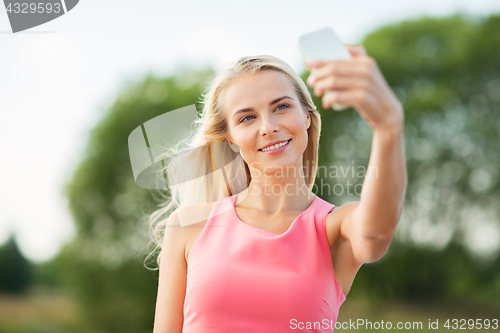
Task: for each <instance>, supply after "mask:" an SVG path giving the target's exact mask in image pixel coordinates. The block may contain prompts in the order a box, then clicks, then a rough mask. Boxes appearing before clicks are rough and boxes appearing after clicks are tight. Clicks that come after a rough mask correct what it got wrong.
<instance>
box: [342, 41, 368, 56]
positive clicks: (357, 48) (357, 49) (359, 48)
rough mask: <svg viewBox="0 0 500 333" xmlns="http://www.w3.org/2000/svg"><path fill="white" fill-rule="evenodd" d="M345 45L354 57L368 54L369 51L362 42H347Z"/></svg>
mask: <svg viewBox="0 0 500 333" xmlns="http://www.w3.org/2000/svg"><path fill="white" fill-rule="evenodd" d="M345 46H346V48H347V49H348V50H349V52H350V53H351V55H352V56H353V57H358V56H368V53H367V52H366V49H365V47H364V46H363V45H362V44H358V45H349V44H345Z"/></svg>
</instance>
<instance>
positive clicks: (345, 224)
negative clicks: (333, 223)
mask: <svg viewBox="0 0 500 333" xmlns="http://www.w3.org/2000/svg"><path fill="white" fill-rule="evenodd" d="M359 204H360V202H359V201H353V202H350V203H348V204H345V205H343V206H342V207H344V206H346V209H345V211H344V212H343V214H342V218H341V226H340V232H339V240H340V242H347V243H349V244H350V247H351V249H352V255H353V257H354V259H355V260H356V261H357V262H359V263H371V262H374V261H377V260H379V259H380V258H381V257H382V256H383V255H384V254H385V253H386V252H387V249H388V248H389V245H390V243H391V238H380V237H368V236H365V235H364V234H363V230H362V229H361V226H360V225H359V224H358V223H357V222H355V221H356V219H359V218H362V217H360V216H359V215H357V214H356V213H359V212H358V207H359ZM342 207H341V208H342Z"/></svg>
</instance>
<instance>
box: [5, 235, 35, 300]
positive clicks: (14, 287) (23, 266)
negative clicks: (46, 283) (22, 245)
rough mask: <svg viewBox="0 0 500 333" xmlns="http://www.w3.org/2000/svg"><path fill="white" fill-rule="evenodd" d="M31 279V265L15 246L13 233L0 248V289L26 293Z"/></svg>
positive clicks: (7, 291)
mask: <svg viewBox="0 0 500 333" xmlns="http://www.w3.org/2000/svg"><path fill="white" fill-rule="evenodd" d="M32 281H33V265H32V263H31V262H30V261H29V260H27V259H26V258H25V257H24V256H23V254H22V253H21V251H20V250H19V247H18V246H17V241H16V237H15V235H14V234H11V235H10V236H9V239H8V240H7V242H6V243H5V244H4V245H3V246H2V247H1V248H0V291H1V292H5V293H11V294H26V293H27V292H28V291H29V287H30V286H31V283H32Z"/></svg>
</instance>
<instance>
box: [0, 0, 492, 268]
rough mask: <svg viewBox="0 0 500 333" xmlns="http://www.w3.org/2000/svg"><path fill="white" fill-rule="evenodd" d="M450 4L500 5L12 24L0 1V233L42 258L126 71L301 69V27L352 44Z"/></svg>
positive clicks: (62, 225)
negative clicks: (249, 59)
mask: <svg viewBox="0 0 500 333" xmlns="http://www.w3.org/2000/svg"><path fill="white" fill-rule="evenodd" d="M458 11H463V12H466V13H469V14H473V15H488V14H492V13H499V12H500V1H499V0H468V1H466V0H439V1H436V0H419V1H414V0H378V1H372V0H351V1H345V2H340V1H332V0H328V1H326V0H325V1H320V0H310V1H307V2H306V1H293V0H287V1H282V0H281V1H262V0H254V1H247V2H244V3H243V2H238V1H229V0H226V1H221V0H219V1H163V0H149V1H139V0H136V1H130V0H129V1H124V0H106V1H102V0H83V1H80V3H79V4H78V5H77V6H76V7H75V8H74V9H73V10H72V11H70V12H69V13H67V14H66V15H64V16H62V17H60V18H58V19H56V20H54V21H51V22H48V23H46V24H44V25H41V26H38V27H35V28H32V29H30V30H27V31H25V32H20V33H17V34H12V32H11V28H10V24H9V21H8V17H7V13H6V11H5V10H4V9H3V8H0V50H1V51H0V116H1V124H2V129H1V130H0V174H1V177H2V182H1V185H0V243H3V242H5V241H6V240H7V237H8V235H9V232H10V231H15V233H16V234H17V240H18V243H19V245H20V247H21V250H22V252H23V253H24V255H25V256H26V257H28V258H29V259H31V260H33V261H36V262H40V261H44V260H47V259H50V258H51V257H52V256H53V255H54V254H55V253H57V251H58V249H59V248H60V246H61V245H62V244H63V243H64V242H66V241H68V240H69V239H70V238H71V237H72V236H73V234H74V232H75V229H74V227H73V222H72V220H71V216H70V214H69V212H68V209H67V207H68V203H67V201H66V199H65V198H64V197H63V195H62V185H63V183H64V182H65V181H66V180H67V179H68V177H70V175H71V173H72V170H73V169H74V168H75V167H76V164H77V163H78V161H79V158H80V155H81V152H82V150H83V148H84V146H85V144H86V140H87V136H88V132H89V130H90V129H91V128H92V127H93V126H94V125H95V124H96V123H97V122H98V120H99V118H100V117H101V116H102V115H103V113H104V112H105V111H106V108H107V106H108V105H110V104H111V102H112V101H113V99H114V97H115V95H116V94H117V92H118V91H119V89H120V87H121V86H122V84H123V82H124V81H125V80H136V79H139V78H140V77H142V76H143V75H144V74H146V73H147V72H148V71H151V72H153V73H154V74H156V75H168V74H170V73H171V72H172V71H173V70H174V69H175V68H176V67H178V66H179V64H180V63H181V62H187V63H189V64H191V65H193V66H195V67H199V66H200V65H202V64H208V63H212V64H213V65H214V66H215V67H216V68H221V67H222V66H224V65H225V63H227V62H229V61H234V60H237V58H239V57H241V56H245V55H251V54H273V55H276V56H278V57H280V58H282V59H283V60H285V61H287V62H288V63H289V64H290V65H291V66H292V67H293V68H294V69H295V70H296V71H297V72H300V71H302V70H303V69H304V68H303V66H302V59H301V55H300V52H299V49H298V46H297V39H298V37H299V36H300V35H302V34H305V33H308V32H311V31H314V30H317V29H320V28H323V27H325V26H330V27H332V28H333V29H334V30H335V31H336V33H337V34H338V36H339V37H340V39H341V40H342V41H343V42H344V43H346V44H357V43H359V42H360V41H361V39H362V37H363V36H364V35H365V34H367V33H369V32H371V31H373V30H374V29H376V28H377V27H379V26H382V25H386V24H388V23H393V22H398V21H401V20H404V19H411V18H417V17H419V16H422V15H428V16H448V15H451V14H454V13H456V12H458ZM166 111H167V110H166Z"/></svg>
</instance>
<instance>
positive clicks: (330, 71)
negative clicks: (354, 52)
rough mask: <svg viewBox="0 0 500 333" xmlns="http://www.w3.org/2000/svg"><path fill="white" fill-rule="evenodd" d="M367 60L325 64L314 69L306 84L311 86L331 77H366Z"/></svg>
mask: <svg viewBox="0 0 500 333" xmlns="http://www.w3.org/2000/svg"><path fill="white" fill-rule="evenodd" d="M370 67H371V64H370V60H369V58H366V59H365V58H363V59H357V60H356V61H354V60H335V61H330V62H329V63H326V64H325V65H323V66H322V67H319V68H315V69H313V70H312V71H311V74H310V75H309V77H308V78H307V84H308V85H309V86H313V85H314V83H315V82H316V81H318V80H321V79H323V78H324V77H327V76H332V75H349V76H362V77H366V76H367V75H369V72H370Z"/></svg>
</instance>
